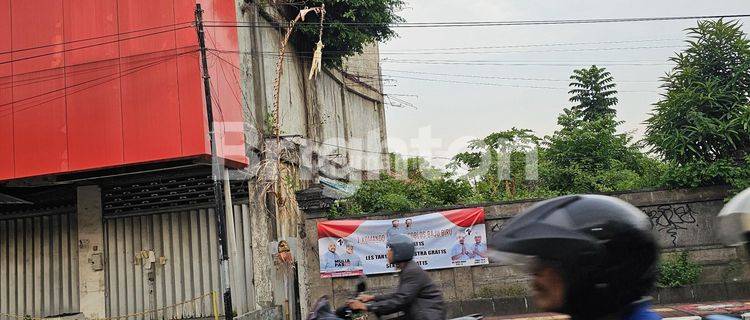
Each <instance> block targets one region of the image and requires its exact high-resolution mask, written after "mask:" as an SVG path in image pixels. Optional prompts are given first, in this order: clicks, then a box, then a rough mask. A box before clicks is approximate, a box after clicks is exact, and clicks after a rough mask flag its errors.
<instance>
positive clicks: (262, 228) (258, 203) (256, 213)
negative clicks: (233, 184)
mask: <svg viewBox="0 0 750 320" xmlns="http://www.w3.org/2000/svg"><path fill="white" fill-rule="evenodd" d="M257 187H258V184H257V183H251V184H250V186H249V188H250V210H251V213H250V221H251V222H250V224H251V226H252V232H251V233H252V241H253V248H252V250H253V285H254V286H255V294H256V301H257V303H258V308H269V307H271V306H273V283H272V281H273V280H272V276H271V268H273V261H272V260H271V253H270V252H269V250H268V243H269V242H270V241H271V221H270V217H269V215H268V212H266V209H265V205H264V203H263V202H265V193H264V192H262V191H261V190H258V188H257Z"/></svg>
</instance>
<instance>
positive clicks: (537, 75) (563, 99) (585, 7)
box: [380, 0, 750, 166]
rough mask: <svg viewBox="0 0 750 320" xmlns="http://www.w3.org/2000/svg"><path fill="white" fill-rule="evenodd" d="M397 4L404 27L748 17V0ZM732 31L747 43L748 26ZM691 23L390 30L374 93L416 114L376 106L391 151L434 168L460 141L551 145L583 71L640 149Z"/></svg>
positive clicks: (416, 0) (417, 0)
mask: <svg viewBox="0 0 750 320" xmlns="http://www.w3.org/2000/svg"><path fill="white" fill-rule="evenodd" d="M406 2H407V5H406V8H404V10H403V11H401V12H400V15H401V16H402V17H403V18H405V19H406V21H407V22H448V21H510V20H548V19H555V20H558V19H596V18H637V17H668V16H669V17H671V16H704V15H722V14H748V13H750V0H712V1H706V0H658V1H654V0H650V1H646V0H607V1H601V0H565V1H563V0H472V1H445V0H406ZM741 21H742V22H743V23H744V24H745V26H744V27H743V29H744V30H745V32H748V33H750V19H743V20H741ZM695 23H696V22H695V21H694V20H684V21H663V22H627V23H607V24H576V25H546V26H545V25H542V26H539V25H537V26H502V27H464V28H398V29H397V32H398V33H399V37H398V38H395V39H392V40H390V41H388V42H386V43H383V44H381V45H380V51H381V68H382V70H383V72H382V73H383V78H384V85H385V88H384V91H385V93H386V94H389V95H391V97H393V98H396V99H401V100H406V101H408V102H409V103H411V104H413V106H414V107H415V108H411V107H393V106H386V126H387V130H388V140H389V148H390V151H392V152H398V153H401V154H404V155H421V156H424V157H426V158H427V159H428V160H429V161H430V162H431V163H433V164H434V165H438V166H441V165H444V164H445V163H446V162H447V160H446V158H448V157H450V156H452V155H454V154H455V153H457V152H460V151H463V150H464V148H465V146H466V142H467V141H468V140H470V139H473V138H480V137H484V136H486V135H487V134H489V133H491V132H496V131H502V130H508V129H510V128H512V127H517V128H527V129H531V130H533V131H534V132H535V133H536V134H537V135H539V136H544V135H549V134H552V133H553V132H554V131H555V130H556V128H557V116H558V115H559V114H560V113H561V112H562V110H563V108H566V107H570V106H571V103H570V102H568V98H569V96H568V93H567V85H568V83H569V81H568V78H569V76H570V74H571V73H572V71H573V70H574V69H579V68H583V67H587V66H590V65H592V64H596V65H597V66H599V67H605V68H607V70H608V71H610V72H611V73H612V76H613V77H614V79H615V81H616V82H617V85H618V90H619V91H620V93H619V94H618V98H619V104H618V105H617V106H616V109H617V112H618V118H619V120H622V121H624V122H625V123H624V124H623V125H622V126H621V127H620V130H621V131H627V132H632V133H633V135H634V136H635V137H636V138H637V139H639V138H641V137H642V135H643V132H644V130H645V126H644V124H643V121H644V120H646V119H647V118H648V113H649V112H650V111H651V109H652V107H653V106H652V104H653V103H655V102H656V101H658V100H659V92H660V89H659V86H660V84H661V83H660V82H659V79H660V77H661V76H663V75H664V74H665V73H666V72H667V71H669V70H670V68H671V64H670V63H669V62H668V59H669V57H671V56H673V55H674V53H675V52H676V51H679V50H680V48H684V42H683V41H684V40H685V38H686V33H685V31H684V29H685V28H689V27H692V26H694V25H695ZM581 43H584V44H581ZM592 43H593V44H592ZM467 47H468V48H475V49H467ZM476 47H494V48H482V49H476ZM498 47H499V48H498ZM445 48H462V49H450V50H445ZM436 49H440V50H436ZM467 61H471V62H470V63H467ZM472 64H473V65H472ZM436 74H440V75H436ZM414 78H420V79H414ZM498 78H512V79H498ZM519 78H520V79H519ZM424 79H430V80H424ZM444 81H452V82H453V83H446V82H444ZM456 82H459V83H456ZM460 82H472V83H471V84H468V83H460ZM476 83H483V84H476Z"/></svg>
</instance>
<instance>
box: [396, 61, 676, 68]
mask: <svg viewBox="0 0 750 320" xmlns="http://www.w3.org/2000/svg"><path fill="white" fill-rule="evenodd" d="M381 63H400V64H439V65H467V66H538V67H580V66H581V65H582V64H584V63H515V62H503V61H497V60H495V61H493V60H437V59H424V60H422V59H404V60H400V59H383V60H381ZM586 64H589V63H586ZM606 65H607V66H634V67H637V66H670V65H671V64H668V63H606Z"/></svg>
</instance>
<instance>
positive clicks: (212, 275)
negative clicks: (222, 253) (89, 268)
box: [105, 205, 254, 319]
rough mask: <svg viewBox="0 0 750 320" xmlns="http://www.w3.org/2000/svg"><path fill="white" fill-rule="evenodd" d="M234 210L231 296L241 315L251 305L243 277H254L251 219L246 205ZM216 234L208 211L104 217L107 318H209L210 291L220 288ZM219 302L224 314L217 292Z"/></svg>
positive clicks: (216, 290)
mask: <svg viewBox="0 0 750 320" xmlns="http://www.w3.org/2000/svg"><path fill="white" fill-rule="evenodd" d="M234 212H235V213H234V215H235V229H236V232H235V234H236V239H235V240H236V241H235V243H236V244H237V252H238V254H237V256H238V258H237V259H235V261H233V262H232V264H231V266H232V270H231V274H232V275H233V283H232V285H233V286H232V289H233V290H232V294H233V303H234V306H235V310H236V311H237V313H238V314H241V313H242V312H246V311H247V310H248V308H252V307H254V297H253V294H252V284H251V283H250V282H248V281H247V280H248V279H252V252H251V251H250V238H249V221H250V219H249V215H248V214H249V212H248V210H247V205H235V206H234ZM246 229H247V231H244V230H246ZM216 234H217V233H216V216H215V214H214V212H213V210H212V209H189V210H181V211H175V212H168V213H156V214H148V215H141V216H124V217H122V216H121V217H116V216H109V217H106V216H105V241H106V243H105V250H106V252H105V254H106V257H107V258H106V264H107V277H106V278H107V308H106V309H107V315H108V317H120V316H126V315H132V316H130V317H128V318H127V319H186V318H198V317H210V316H212V315H213V312H214V310H213V306H212V301H211V296H210V293H211V292H212V291H214V292H219V293H220V292H221V283H220V272H221V270H220V263H219V258H220V257H219V250H218V248H219V245H218V240H217V236H216ZM230 261H231V260H230ZM248 287H249V288H248ZM217 300H218V304H219V305H218V306H217V307H218V310H219V312H222V313H223V310H224V309H223V304H222V301H221V297H220V294H219V297H218V299H217Z"/></svg>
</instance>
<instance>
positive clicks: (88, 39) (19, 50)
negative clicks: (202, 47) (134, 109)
mask: <svg viewBox="0 0 750 320" xmlns="http://www.w3.org/2000/svg"><path fill="white" fill-rule="evenodd" d="M188 23H189V24H192V23H193V21H186V22H180V23H175V24H170V25H163V26H158V27H151V28H144V29H138V30H131V31H126V32H118V33H113V34H108V35H104V36H96V37H91V38H83V39H77V40H71V41H63V42H56V43H51V44H46V45H41V46H36V47H30V48H23V49H18V50H8V51H0V54H7V53H19V52H24V51H29V50H36V49H43V48H49V47H55V46H61V45H66V44H73V43H78V42H84V41H91V40H98V39H104V38H111V37H117V36H121V35H125V34H130V33H137V32H143V31H150V30H156V29H164V28H171V27H176V26H179V25H183V24H188ZM175 30H177V29H172V30H165V32H166V31H175Z"/></svg>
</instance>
